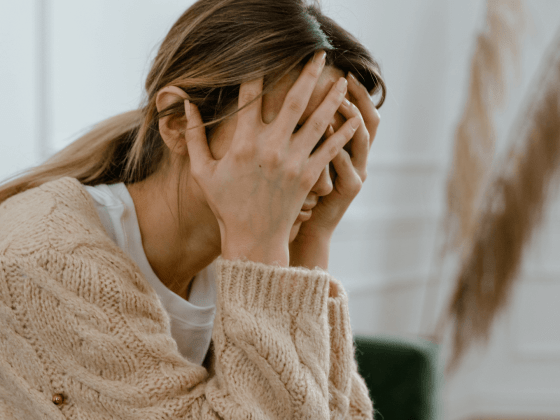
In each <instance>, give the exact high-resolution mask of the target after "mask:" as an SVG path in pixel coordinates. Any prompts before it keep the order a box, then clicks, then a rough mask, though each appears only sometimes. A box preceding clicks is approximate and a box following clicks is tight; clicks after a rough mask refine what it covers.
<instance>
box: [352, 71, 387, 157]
mask: <svg viewBox="0 0 560 420" xmlns="http://www.w3.org/2000/svg"><path fill="white" fill-rule="evenodd" d="M348 92H349V93H350V94H351V95H352V97H353V98H355V100H356V106H357V107H358V108H359V110H360V112H361V113H362V117H363V118H364V123H365V125H366V128H367V130H368V132H369V144H370V147H371V144H372V143H373V140H374V139H375V135H376V134H377V127H378V126H379V122H380V121H381V116H380V115H379V111H378V110H377V108H375V105H374V104H373V102H372V101H371V97H370V96H369V93H368V91H367V89H366V88H365V86H364V85H362V84H361V83H360V82H359V81H358V79H357V78H356V76H354V75H353V74H352V73H351V72H348Z"/></svg>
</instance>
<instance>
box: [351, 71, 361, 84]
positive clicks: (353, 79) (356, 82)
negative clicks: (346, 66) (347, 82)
mask: <svg viewBox="0 0 560 420" xmlns="http://www.w3.org/2000/svg"><path fill="white" fill-rule="evenodd" d="M348 75H349V76H350V79H352V81H353V82H354V83H355V84H356V86H361V85H362V84H361V83H360V82H359V81H358V79H357V78H356V76H354V75H353V74H352V72H351V71H349V72H348Z"/></svg>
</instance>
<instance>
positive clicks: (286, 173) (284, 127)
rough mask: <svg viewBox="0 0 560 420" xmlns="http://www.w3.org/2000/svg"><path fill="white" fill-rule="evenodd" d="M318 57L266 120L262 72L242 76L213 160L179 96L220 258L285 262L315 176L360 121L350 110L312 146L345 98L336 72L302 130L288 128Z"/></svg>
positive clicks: (312, 81)
mask: <svg viewBox="0 0 560 420" xmlns="http://www.w3.org/2000/svg"><path fill="white" fill-rule="evenodd" d="M320 57H322V59H321V58H320ZM324 64H325V59H324V53H323V54H316V55H315V60H313V61H311V60H310V61H309V62H308V63H307V64H306V65H305V67H304V70H303V71H302V73H301V75H300V76H299V77H298V79H297V81H296V83H295V84H294V85H293V86H292V88H291V89H290V91H289V92H288V94H287V96H286V99H285V100H284V103H283V105H282V108H281V110H280V112H279V114H278V115H277V117H276V118H275V119H274V121H272V122H271V123H270V124H265V123H264V122H263V120H262V96H260V94H261V93H262V90H263V78H262V77H261V78H260V79H257V80H253V81H251V82H247V83H243V84H242V85H241V87H240V92H239V108H240V111H239V112H238V123H237V128H236V130H235V133H234V135H233V139H232V142H231V146H230V148H229V149H228V151H227V153H226V154H225V155H224V156H223V157H222V158H221V159H219V160H216V159H214V158H213V156H212V154H211V153H210V150H209V147H208V144H207V139H206V135H205V130H204V127H203V126H202V119H201V117H200V113H199V112H198V109H197V107H196V106H195V105H194V104H191V103H188V102H187V101H185V114H186V115H187V129H188V130H187V132H186V134H185V140H186V145H187V148H188V153H189V157H190V168H191V175H192V177H193V179H194V180H195V181H196V182H197V184H198V185H199V186H200V188H201V190H202V192H203V193H204V195H205V197H206V199H207V202H208V205H209V206H210V209H211V210H212V212H213V213H214V214H215V216H216V219H217V221H218V224H219V227H220V233H221V236H222V256H223V257H224V258H228V259H235V258H240V257H247V258H249V259H252V260H253V261H260V262H265V263H268V262H271V261H277V262H279V263H280V264H281V265H283V266H287V265H288V261H289V253H288V249H287V245H288V242H289V241H288V238H289V235H290V229H291V227H292V226H293V224H294V222H295V220H296V218H297V216H298V214H299V211H300V209H301V207H302V205H303V203H304V200H305V197H306V195H307V193H308V191H309V190H310V189H311V188H312V186H313V182H314V181H313V180H316V179H318V178H319V176H320V174H321V171H322V168H324V167H325V165H327V164H328V162H329V161H330V160H332V159H333V157H334V156H336V153H338V151H339V150H340V149H342V147H343V146H344V145H345V144H346V143H348V141H349V140H350V139H351V138H352V137H353V135H354V134H355V130H356V129H359V128H360V124H361V118H349V119H348V121H346V122H345V123H344V124H343V126H342V127H341V128H340V130H338V131H337V132H336V133H335V134H334V135H332V136H331V138H329V139H328V140H327V141H325V142H324V143H323V144H322V145H321V146H320V147H318V148H317V150H316V152H315V153H313V154H311V151H312V149H313V148H314V146H315V145H316V144H317V143H318V141H319V139H320V137H321V136H322V134H323V133H324V132H325V130H326V129H327V127H328V123H329V121H330V120H331V119H332V117H333V115H334V114H335V113H336V110H337V109H338V108H339V107H340V104H341V103H342V102H343V99H344V95H345V94H346V91H347V87H346V85H347V81H346V80H344V78H340V80H338V81H337V83H336V84H335V85H334V86H333V87H332V88H331V90H330V91H329V93H328V94H327V96H326V98H325V99H324V100H323V102H322V103H321V105H320V106H319V107H318V108H317V109H316V110H315V111H314V112H313V114H312V115H311V116H310V117H309V118H308V119H307V121H306V122H305V124H304V125H303V127H302V128H301V130H299V131H298V132H297V133H293V132H294V127H295V126H296V124H297V122H298V121H299V119H300V118H301V115H302V114H303V112H304V110H305V108H306V106H307V103H308V102H309V98H310V97H311V94H312V92H313V90H314V88H315V85H316V83H317V79H318V78H319V76H320V74H321V71H322V69H323V67H324ZM244 105H248V106H246V107H245V108H243V107H244ZM241 108H243V109H241ZM310 154H311V156H310ZM249 254H250V255H249Z"/></svg>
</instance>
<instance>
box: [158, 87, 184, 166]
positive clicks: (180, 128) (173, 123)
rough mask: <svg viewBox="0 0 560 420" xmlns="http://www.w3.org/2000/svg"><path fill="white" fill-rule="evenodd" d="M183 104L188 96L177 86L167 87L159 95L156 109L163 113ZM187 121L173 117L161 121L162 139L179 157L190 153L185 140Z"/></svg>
mask: <svg viewBox="0 0 560 420" xmlns="http://www.w3.org/2000/svg"><path fill="white" fill-rule="evenodd" d="M178 99H180V102H181V103H183V102H184V100H185V99H188V97H187V94H186V93H185V92H184V91H183V90H182V89H179V88H178V87H177V86H166V87H164V88H163V89H160V91H159V92H158V93H157V96H156V108H157V110H158V112H161V111H163V110H164V109H165V108H167V107H168V106H170V105H173V104H174V103H176V102H178ZM186 127H187V121H186V119H184V118H180V119H179V118H177V117H174V116H172V115H168V116H166V117H163V118H160V119H159V133H160V134H161V138H162V139H163V141H164V142H165V144H166V145H167V147H168V148H169V150H170V151H171V153H175V154H178V155H185V154H187V152H188V149H187V143H186V140H185V131H186Z"/></svg>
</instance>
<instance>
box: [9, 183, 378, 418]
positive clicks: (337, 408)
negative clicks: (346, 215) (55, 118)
mask: <svg viewBox="0 0 560 420" xmlns="http://www.w3.org/2000/svg"><path fill="white" fill-rule="evenodd" d="M216 273H217V278H216V282H217V283H216V286H217V290H218V294H217V303H216V305H217V311H216V317H215V321H214V328H213V332H212V347H211V348H212V349H213V354H212V355H211V356H212V357H211V358H209V359H212V367H211V369H208V370H207V369H206V367H205V366H202V367H201V366H198V365H196V364H194V363H191V362H189V361H188V360H187V359H185V358H184V357H182V356H181V354H180V353H179V351H178V349H177V344H176V342H175V341H174V340H173V338H172V336H171V333H170V323H169V316H168V315H167V313H166V311H165V309H164V308H163V306H162V305H161V302H160V301H159V299H158V296H157V295H156V293H155V291H154V290H153V288H152V287H151V286H150V285H149V283H148V282H147V281H146V279H145V278H144V277H143V276H142V274H141V272H140V270H139V268H138V267H137V266H136V265H135V263H134V262H133V261H132V259H131V258H130V257H129V256H128V255H126V254H125V253H124V252H123V251H122V250H121V249H120V248H119V247H118V246H117V245H116V244H114V243H113V242H112V241H111V239H110V238H109V237H108V235H107V234H106V232H105V231H104V230H103V225H102V223H101V221H100V220H99V217H98V215H97V212H96V210H95V207H94V203H93V200H92V199H91V196H90V195H89V194H88V192H87V191H86V190H85V189H84V188H83V186H82V185H81V184H80V183H79V182H78V181H77V180H76V179H74V178H68V177H66V178H61V179H59V180H56V181H52V182H48V183H46V184H44V185H42V186H41V187H38V188H34V189H31V190H28V191H25V192H23V193H20V194H18V195H16V196H14V197H12V198H10V199H9V200H7V201H5V202H4V203H2V205H0V418H1V419H5V420H23V419H30V420H31V419H33V420H40V419H49V420H55V419H56V420H63V419H75V420H78V419H80V420H85V419H87V420H109V419H111V420H113V419H122V420H128V419H130V420H132V419H134V420H136V419H146V420H152V419H153V420H156V419H158V420H163V419H373V405H372V401H371V400H370V398H369V394H368V390H367V388H366V385H365V382H364V380H363V378H362V377H361V376H360V375H359V374H358V372H357V365H356V362H355V358H354V352H355V348H354V345H353V340H352V330H351V327H350V322H349V314H348V296H347V294H346V292H345V290H344V288H343V287H342V285H341V284H340V282H338V281H337V280H336V279H334V278H333V277H332V276H330V275H329V274H328V273H327V272H325V271H322V270H319V269H315V270H308V269H306V268H301V267H278V266H271V265H266V264H262V263H257V262H253V261H247V260H241V259H238V260H235V261H230V260H225V259H222V258H221V257H218V259H217V260H216ZM329 280H331V281H334V282H336V283H337V284H338V288H339V295H338V296H337V297H336V298H330V297H328V289H329ZM56 394H61V395H62V396H63V398H64V402H63V403H62V404H60V405H55V404H54V402H53V396H54V395H56Z"/></svg>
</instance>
